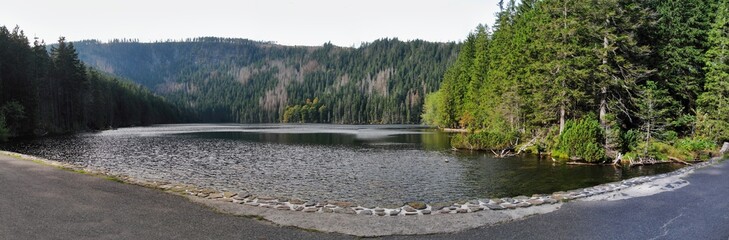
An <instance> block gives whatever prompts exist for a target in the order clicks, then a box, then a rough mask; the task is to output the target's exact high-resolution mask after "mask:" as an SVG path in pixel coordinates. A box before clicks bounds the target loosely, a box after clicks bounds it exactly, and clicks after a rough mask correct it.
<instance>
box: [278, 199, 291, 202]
mask: <svg viewBox="0 0 729 240" xmlns="http://www.w3.org/2000/svg"><path fill="white" fill-rule="evenodd" d="M278 201H279V202H288V201H289V199H288V198H279V199H278Z"/></svg>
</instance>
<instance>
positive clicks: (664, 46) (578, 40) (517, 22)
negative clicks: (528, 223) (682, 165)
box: [423, 0, 729, 161]
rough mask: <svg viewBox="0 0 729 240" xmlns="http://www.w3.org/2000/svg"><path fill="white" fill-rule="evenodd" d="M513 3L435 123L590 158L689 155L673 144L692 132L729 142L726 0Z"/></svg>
mask: <svg viewBox="0 0 729 240" xmlns="http://www.w3.org/2000/svg"><path fill="white" fill-rule="evenodd" d="M504 4H506V6H505V7H504V8H503V9H502V12H500V13H499V14H498V19H497V21H496V24H495V25H494V27H493V28H492V29H493V31H492V32H490V33H489V32H487V33H483V32H484V29H488V28H485V27H479V28H477V30H476V31H474V33H471V34H469V35H468V38H467V39H466V40H465V42H464V43H463V47H462V48H461V52H460V53H459V55H458V59H457V61H456V62H455V63H454V64H453V65H452V66H451V67H449V68H448V70H447V71H446V73H445V75H444V77H443V84H442V86H441V88H440V89H439V90H438V92H437V93H436V94H432V96H434V97H433V98H432V99H431V100H428V101H427V102H428V103H427V104H426V107H427V108H426V110H425V112H426V114H424V115H423V119H425V120H424V121H425V122H427V123H431V124H434V125H437V126H441V127H461V128H466V129H469V131H473V132H476V133H479V132H487V133H494V132H518V133H519V135H520V136H521V137H524V138H537V139H538V141H536V142H537V143H536V144H537V146H538V147H542V148H543V149H544V150H546V151H548V152H552V154H553V156H555V157H573V158H574V157H580V158H584V159H586V160H588V161H599V160H600V159H602V158H604V157H605V155H609V156H610V157H612V156H613V155H615V154H616V153H617V152H623V153H628V152H633V153H632V154H633V155H636V156H638V155H640V156H645V155H651V154H658V155H667V153H666V152H671V153H676V154H679V153H680V152H681V151H684V150H685V151H688V150H686V149H685V148H684V147H674V146H672V144H678V141H679V140H680V139H684V138H687V137H699V136H700V137H704V138H707V139H711V140H713V141H723V140H725V139H729V137H728V136H729V117H727V116H729V114H727V113H729V101H728V100H727V99H729V83H728V82H729V81H728V79H729V77H727V76H729V73H728V72H729V67H727V66H729V65H728V64H727V61H728V59H729V57H727V52H728V51H729V50H727V49H729V40H727V39H729V38H727V36H728V34H729V24H727V17H726V16H727V13H726V12H727V5H729V4H727V0H691V1H677V0H669V1H652V0H651V1H638V2H636V1H625V0H605V1H587V0H545V1H521V2H519V3H518V4H517V3H516V1H511V2H506V3H504ZM502 6H503V4H502ZM715 9H718V11H714V10H715ZM714 12H716V15H714ZM712 22H713V24H712ZM704 80H705V81H704ZM704 83H705V84H704ZM473 93H478V94H473ZM474 96H478V97H474ZM436 99H438V100H439V101H436ZM697 99H698V100H697ZM697 106H698V108H697ZM590 115H592V116H596V117H597V119H592V118H590V117H585V116H590ZM570 119H573V120H570ZM574 119H581V120H574ZM587 119H591V120H587ZM567 122H569V124H567ZM567 125H569V126H567ZM568 129H570V130H568ZM485 139H499V138H496V137H486V138H485ZM483 142H490V141H488V140H486V141H484V140H483V139H482V137H468V136H460V137H457V138H455V139H454V143H456V144H455V145H456V146H461V147H465V148H478V147H480V146H481V145H483V144H482V143H483ZM654 142H655V143H654ZM496 145H498V144H496ZM688 152H691V151H688ZM681 154H682V155H683V156H687V154H688V153H681Z"/></svg>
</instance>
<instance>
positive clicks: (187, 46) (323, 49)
mask: <svg viewBox="0 0 729 240" xmlns="http://www.w3.org/2000/svg"><path fill="white" fill-rule="evenodd" d="M75 46H76V49H77V50H78V52H79V58H80V59H81V60H83V61H84V62H85V63H86V64H88V65H90V66H94V67H96V68H98V69H101V70H103V71H106V72H109V73H113V74H116V75H120V76H123V77H126V78H129V79H132V80H134V81H136V82H138V83H141V84H143V85H145V86H147V87H149V88H150V89H153V90H154V91H155V92H156V93H159V94H162V95H164V96H165V97H166V98H167V99H169V100H171V101H173V102H175V103H178V104H182V105H184V106H187V107H190V108H191V109H194V110H195V111H197V113H198V115H199V117H200V119H201V120H202V121H205V122H240V123H256V122H281V121H284V122H331V123H348V124H352V123H362V124H369V123H418V122H420V115H421V111H422V103H423V101H424V97H425V94H427V93H429V92H432V91H435V90H437V89H438V87H439V85H440V82H441V79H442V77H443V73H444V72H445V69H446V67H447V66H448V65H449V64H450V63H452V62H453V61H454V60H455V56H456V53H457V52H458V48H459V45H458V44H456V43H430V42H425V41H409V42H403V41H399V40H397V39H382V40H377V41H375V42H372V43H366V44H363V45H362V46H360V47H358V48H346V47H337V46H334V45H332V44H324V45H323V46H317V47H294V46H281V45H276V44H273V43H269V42H256V41H250V40H245V39H224V38H198V39H190V40H187V41H180V42H172V41H170V42H156V43H139V42H134V41H125V40H120V41H119V40H118V41H111V42H108V43H100V42H97V41H82V42H77V43H75Z"/></svg>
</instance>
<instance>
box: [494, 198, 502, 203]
mask: <svg viewBox="0 0 729 240" xmlns="http://www.w3.org/2000/svg"><path fill="white" fill-rule="evenodd" d="M491 202H493V203H494V204H502V203H504V201H503V200H501V198H492V199H491Z"/></svg>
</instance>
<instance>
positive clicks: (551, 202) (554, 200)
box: [544, 198, 559, 204]
mask: <svg viewBox="0 0 729 240" xmlns="http://www.w3.org/2000/svg"><path fill="white" fill-rule="evenodd" d="M558 202H559V201H557V200H556V199H553V198H545V199H544V203H548V204H555V203H558Z"/></svg>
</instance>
